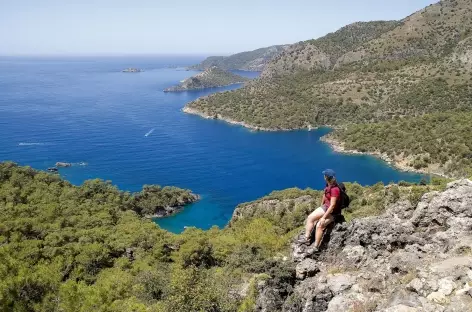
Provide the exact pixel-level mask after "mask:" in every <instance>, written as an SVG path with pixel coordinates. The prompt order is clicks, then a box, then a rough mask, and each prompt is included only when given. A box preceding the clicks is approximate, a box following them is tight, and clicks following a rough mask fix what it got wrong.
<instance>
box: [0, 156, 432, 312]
mask: <svg viewBox="0 0 472 312" xmlns="http://www.w3.org/2000/svg"><path fill="white" fill-rule="evenodd" d="M438 188H441V186H440V185H439V184H438V185H437V186H400V187H398V186H393V185H391V186H388V187H384V186H383V185H382V184H378V185H375V186H372V187H369V188H363V187H361V186H360V185H357V184H348V189H349V193H350V194H351V197H352V204H351V208H350V210H349V211H346V215H347V216H348V219H350V218H355V217H361V216H366V215H378V214H380V213H382V212H383V211H384V210H385V206H386V205H388V203H390V202H393V201H396V200H399V199H400V198H402V199H404V200H408V201H411V202H413V203H416V202H418V201H419V198H420V197H421V195H422V194H424V193H425V192H427V191H428V190H431V189H438ZM321 195H322V193H321V192H320V191H313V190H310V189H307V190H303V191H302V190H299V189H290V190H286V191H280V192H274V193H273V194H271V195H269V196H268V197H265V198H262V199H260V200H258V201H255V202H253V203H247V204H242V205H240V206H239V207H238V209H237V213H235V216H234V217H233V221H232V222H231V226H229V227H227V228H225V229H218V228H216V227H215V228H213V229H211V230H209V231H202V230H197V229H195V228H190V229H187V230H186V231H185V232H183V233H182V234H179V235H174V234H171V233H169V232H166V231H164V230H162V229H160V228H159V227H158V226H156V224H154V223H153V222H152V221H151V220H149V219H146V218H143V217H142V216H141V214H140V213H139V212H137V210H136V209H135V208H134V207H135V206H136V202H135V198H134V196H133V195H131V194H129V193H125V192H121V191H119V190H117V189H116V188H115V187H113V186H112V185H110V183H107V182H104V181H100V180H92V181H87V182H85V183H84V184H83V185H82V186H73V185H71V184H70V183H68V182H66V181H64V180H62V179H61V178H60V177H58V176H57V175H52V174H48V173H45V172H39V171H36V170H33V169H31V168H29V167H18V166H16V165H15V164H13V163H0V310H1V311H41V312H43V311H62V312H78V311H82V312H88V311H96V312H115V311H116V312H118V311H119V312H147V311H152V312H187V311H227V312H230V311H253V308H254V305H255V300H256V296H257V295H258V290H257V287H256V286H257V285H258V283H260V282H270V283H271V284H274V285H279V286H281V287H282V286H284V285H288V286H290V285H293V284H294V283H295V277H294V268H293V264H292V263H291V262H290V261H286V260H284V257H286V256H288V254H289V244H290V241H291V240H292V238H293V237H294V235H295V233H298V231H299V229H300V228H301V227H302V226H303V221H304V219H305V218H306V216H307V214H308V213H310V212H311V211H312V210H313V208H314V207H315V206H316V205H318V204H319V202H320V199H321ZM274 205H276V207H278V209H277V210H276V211H275V210H272V209H267V207H274Z"/></svg>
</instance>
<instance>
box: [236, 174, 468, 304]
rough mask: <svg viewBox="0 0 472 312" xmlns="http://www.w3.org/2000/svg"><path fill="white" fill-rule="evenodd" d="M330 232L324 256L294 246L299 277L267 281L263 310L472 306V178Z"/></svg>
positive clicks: (262, 286) (260, 298) (260, 289)
mask: <svg viewBox="0 0 472 312" xmlns="http://www.w3.org/2000/svg"><path fill="white" fill-rule="evenodd" d="M252 207H254V205H253V206H252ZM241 213H242V211H239V212H238V214H239V215H241ZM326 236H327V237H325V239H324V242H323V245H322V249H321V252H320V253H314V252H313V248H312V247H305V246H300V245H298V244H297V243H296V242H294V243H293V244H292V246H291V249H292V259H291V260H287V262H288V263H290V265H291V267H292V270H293V271H292V273H291V275H289V276H290V277H291V278H288V279H286V281H288V282H287V283H280V282H279V283H274V282H273V281H272V280H271V279H268V280H264V281H259V283H258V284H257V293H258V295H257V298H256V304H255V306H256V307H255V310H256V311H286V312H288V311H290V312H292V311H293V312H295V311H297V312H302V311H303V312H309V311H313V312H315V311H332V312H334V311H336V312H338V311H372V312H374V311H375V312H380V311H388V312H400V311H405V312H415V311H431V312H433V311H441V312H443V311H444V312H453V311H457V312H459V311H461V312H467V311H472V181H470V180H459V181H455V182H451V183H449V184H448V185H447V188H446V190H445V191H442V192H438V191H435V192H430V193H427V194H425V195H423V196H422V197H421V200H420V201H419V203H418V204H417V205H413V204H411V202H410V201H407V200H400V201H396V202H394V203H392V204H390V205H389V206H388V207H387V209H386V211H385V213H384V214H382V215H380V216H377V217H367V218H361V219H356V220H354V221H352V222H350V223H343V224H337V225H336V226H334V228H333V229H332V231H330V232H329V233H327V234H326Z"/></svg>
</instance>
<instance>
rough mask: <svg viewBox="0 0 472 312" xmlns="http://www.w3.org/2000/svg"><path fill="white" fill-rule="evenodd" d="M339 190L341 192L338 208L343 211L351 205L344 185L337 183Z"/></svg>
mask: <svg viewBox="0 0 472 312" xmlns="http://www.w3.org/2000/svg"><path fill="white" fill-rule="evenodd" d="M338 187H339V190H340V191H341V196H340V197H341V198H340V201H339V208H341V209H345V208H348V207H349V204H350V203H351V199H350V198H349V195H347V193H346V186H345V185H344V183H342V182H341V183H338Z"/></svg>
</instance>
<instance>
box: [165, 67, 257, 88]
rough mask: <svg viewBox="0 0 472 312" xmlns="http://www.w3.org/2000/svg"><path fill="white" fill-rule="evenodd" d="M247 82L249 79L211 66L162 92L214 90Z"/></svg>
mask: <svg viewBox="0 0 472 312" xmlns="http://www.w3.org/2000/svg"><path fill="white" fill-rule="evenodd" d="M249 80H250V79H249V78H246V77H243V76H239V75H236V74H233V73H231V72H229V71H225V70H222V69H220V68H218V67H217V66H212V67H210V68H207V69H206V70H205V71H203V72H201V73H199V74H197V75H195V76H192V77H190V78H187V79H185V80H184V81H182V82H181V83H180V84H179V85H177V86H173V87H170V88H167V89H165V90H164V92H178V91H187V90H198V89H205V88H216V87H223V86H227V85H231V84H235V83H243V82H246V81H249Z"/></svg>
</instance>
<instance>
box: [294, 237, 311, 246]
mask: <svg viewBox="0 0 472 312" xmlns="http://www.w3.org/2000/svg"><path fill="white" fill-rule="evenodd" d="M297 242H298V243H299V244H300V245H306V246H310V245H311V240H310V239H309V238H306V237H305V235H302V236H301V237H300V238H299V239H298V241H297Z"/></svg>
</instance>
